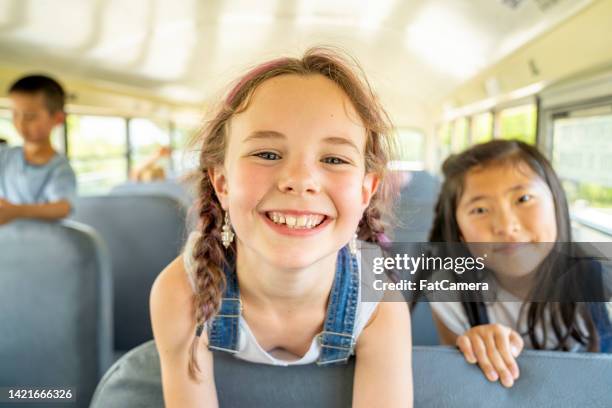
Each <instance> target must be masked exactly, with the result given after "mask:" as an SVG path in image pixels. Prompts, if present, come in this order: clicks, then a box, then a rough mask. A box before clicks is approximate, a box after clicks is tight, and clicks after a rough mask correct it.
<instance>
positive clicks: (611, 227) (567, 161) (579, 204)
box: [552, 107, 612, 236]
mask: <svg viewBox="0 0 612 408" xmlns="http://www.w3.org/2000/svg"><path fill="white" fill-rule="evenodd" d="M611 135H612V107H609V108H608V112H607V113H606V112H602V113H598V114H594V115H581V114H580V112H579V111H575V112H572V113H570V114H568V115H560V116H558V117H557V118H555V117H553V146H552V148H553V150H552V162H553V166H554V167H555V170H556V171H557V173H558V174H559V177H560V178H561V179H562V181H563V186H564V188H565V190H566V193H567V198H568V201H569V203H570V207H571V213H572V217H573V219H574V220H575V221H578V222H579V223H580V224H583V225H585V226H587V227H590V228H592V229H595V230H597V231H600V232H603V233H604V234H607V235H609V236H612V165H611V164H610V163H612V138H611V137H610V136H611Z"/></svg>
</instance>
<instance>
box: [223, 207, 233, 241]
mask: <svg viewBox="0 0 612 408" xmlns="http://www.w3.org/2000/svg"><path fill="white" fill-rule="evenodd" d="M233 240H234V232H233V231H232V225H231V224H230V219H229V213H228V212H227V211H226V212H225V219H224V221H223V228H222V232H221V242H223V246H224V247H225V248H228V247H229V246H230V245H231V243H232V241H233Z"/></svg>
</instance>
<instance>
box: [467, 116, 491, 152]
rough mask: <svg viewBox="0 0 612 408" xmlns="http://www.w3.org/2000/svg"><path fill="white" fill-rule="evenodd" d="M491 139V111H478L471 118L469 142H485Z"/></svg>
mask: <svg viewBox="0 0 612 408" xmlns="http://www.w3.org/2000/svg"><path fill="white" fill-rule="evenodd" d="M491 139H493V115H492V114H491V112H485V113H480V114H478V115H474V117H473V118H472V140H471V144H478V143H485V142H488V141H489V140H491Z"/></svg>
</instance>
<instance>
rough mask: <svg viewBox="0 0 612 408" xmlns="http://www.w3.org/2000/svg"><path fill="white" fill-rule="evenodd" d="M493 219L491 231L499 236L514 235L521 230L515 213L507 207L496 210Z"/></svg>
mask: <svg viewBox="0 0 612 408" xmlns="http://www.w3.org/2000/svg"><path fill="white" fill-rule="evenodd" d="M496 213H497V214H496V216H495V217H494V219H493V233H494V234H495V235H496V236H500V237H505V238H508V237H515V236H516V235H517V234H518V233H519V232H520V231H521V222H520V220H519V218H518V217H517V216H516V214H515V213H514V212H513V211H512V209H509V208H501V209H499V211H496Z"/></svg>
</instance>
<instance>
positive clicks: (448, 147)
mask: <svg viewBox="0 0 612 408" xmlns="http://www.w3.org/2000/svg"><path fill="white" fill-rule="evenodd" d="M452 134H453V125H452V123H451V122H444V123H443V124H442V125H441V126H440V128H439V130H438V138H439V140H440V143H439V144H438V146H439V154H440V155H439V158H440V162H443V161H444V160H445V159H446V158H447V157H448V156H449V155H450V154H451V153H452V143H451V142H452V140H453V138H452Z"/></svg>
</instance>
